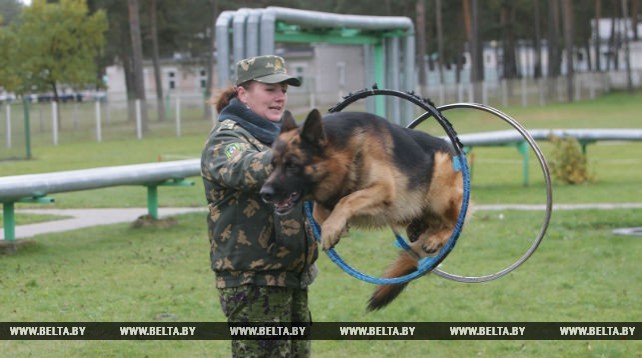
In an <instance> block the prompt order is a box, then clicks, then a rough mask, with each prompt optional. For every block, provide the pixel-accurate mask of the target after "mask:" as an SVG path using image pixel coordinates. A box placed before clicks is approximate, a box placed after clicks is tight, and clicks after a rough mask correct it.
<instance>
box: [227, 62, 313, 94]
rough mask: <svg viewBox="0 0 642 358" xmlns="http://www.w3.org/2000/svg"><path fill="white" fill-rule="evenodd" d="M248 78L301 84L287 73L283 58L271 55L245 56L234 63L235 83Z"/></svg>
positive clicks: (292, 84)
mask: <svg viewBox="0 0 642 358" xmlns="http://www.w3.org/2000/svg"><path fill="white" fill-rule="evenodd" d="M250 80H255V81H259V82H263V83H281V82H285V83H287V84H289V85H291V86H295V87H299V86H301V81H300V80H299V79H298V78H296V77H293V76H290V75H288V73H287V71H286V70H285V61H284V60H283V58H281V57H279V56H271V55H266V56H257V57H251V58H246V59H245V60H241V61H239V62H238V63H237V64H236V85H237V86H238V85H240V84H241V83H244V82H247V81H250Z"/></svg>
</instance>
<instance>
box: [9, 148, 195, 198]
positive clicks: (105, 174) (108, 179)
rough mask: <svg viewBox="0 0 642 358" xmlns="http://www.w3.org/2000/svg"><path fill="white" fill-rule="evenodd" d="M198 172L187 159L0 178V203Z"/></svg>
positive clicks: (141, 183) (150, 181)
mask: <svg viewBox="0 0 642 358" xmlns="http://www.w3.org/2000/svg"><path fill="white" fill-rule="evenodd" d="M200 170H201V166H200V159H188V160H179V161H171V162H162V163H146V164H134V165H122V166H113V167H101V168H92V169H81V170H71V171H64V172H53V173H42V174H28V175H15V176H7V177H0V201H2V202H10V201H15V200H18V199H20V198H30V197H41V196H45V195H49V194H54V193H62V192H69V191H78V190H87V189H98V188H106V187H110V186H117V185H144V184H154V183H162V182H164V181H166V180H172V179H184V178H189V177H194V176H198V175H200Z"/></svg>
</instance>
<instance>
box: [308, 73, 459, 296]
mask: <svg viewBox="0 0 642 358" xmlns="http://www.w3.org/2000/svg"><path fill="white" fill-rule="evenodd" d="M375 95H388V96H395V97H399V98H402V99H406V100H408V101H410V102H412V103H414V104H415V105H417V106H419V107H421V108H423V109H425V110H426V111H427V112H429V113H430V114H431V115H432V116H433V117H434V118H435V119H436V120H437V122H439V124H440V125H441V126H442V128H444V130H445V131H446V134H447V135H448V137H449V138H450V141H451V142H452V144H453V147H454V149H455V153H456V155H455V156H454V157H453V167H454V169H455V170H457V171H461V172H462V180H463V188H464V195H463V198H462V204H461V210H460V212H459V218H458V220H457V223H456V224H455V228H454V230H453V233H452V235H451V236H450V239H448V242H447V243H446V245H444V247H443V248H442V249H441V250H440V251H439V253H438V254H437V255H435V256H431V257H425V258H423V259H421V260H419V262H418V263H417V270H416V271H414V272H412V273H409V274H407V275H405V276H401V277H393V278H380V277H373V276H370V275H367V274H364V273H362V272H360V271H358V270H356V269H355V268H353V267H352V266H350V265H348V264H347V263H346V262H345V261H344V260H343V259H342V258H341V256H339V254H338V253H337V252H336V250H335V249H333V248H331V249H328V250H326V254H327V255H328V257H330V260H332V262H334V263H335V264H336V265H338V266H339V267H341V269H343V271H345V272H346V273H348V274H349V275H351V276H352V277H355V278H357V279H359V280H362V281H365V282H368V283H372V284H376V285H392V284H400V283H406V282H408V281H410V280H414V279H415V278H418V277H421V276H423V275H424V274H426V272H428V271H431V270H433V269H434V268H435V267H437V265H439V263H440V262H441V261H443V260H444V259H445V258H446V256H447V255H448V254H449V253H450V251H452V249H453V248H454V247H455V244H456V242H457V239H458V238H459V235H460V233H461V230H462V228H463V226H464V220H465V218H466V212H467V210H468V202H469V198H470V172H469V170H468V162H467V159H466V154H465V153H464V150H463V145H462V144H461V142H460V141H459V138H457V133H456V132H455V130H454V128H453V127H452V125H451V124H450V122H449V121H448V120H447V119H446V118H445V117H444V116H443V115H442V114H441V113H440V112H439V110H437V109H436V108H435V107H434V106H433V105H431V104H429V103H428V101H427V100H424V99H421V98H419V97H417V96H416V95H414V94H413V93H406V92H400V91H394V90H386V89H378V88H377V87H376V85H375V86H373V87H372V89H364V90H361V91H359V92H356V93H354V94H349V95H348V96H346V97H344V100H343V102H341V103H339V104H337V105H336V106H334V107H332V108H330V110H329V112H330V113H333V112H339V111H341V110H342V109H344V108H345V107H347V106H348V105H349V104H351V103H353V102H355V101H357V100H359V99H362V98H366V97H370V96H375ZM304 207H305V213H306V215H307V217H308V219H309V221H310V226H311V228H312V232H313V234H314V236H315V238H316V240H317V241H319V242H321V228H320V226H319V224H318V223H317V222H316V221H315V220H314V218H313V215H312V202H311V201H306V202H305V203H304ZM395 239H396V242H395V244H396V246H397V247H400V248H402V249H404V250H406V251H408V252H412V251H411V248H410V246H409V245H408V243H407V242H406V240H405V239H404V238H403V237H401V235H399V234H398V233H395Z"/></svg>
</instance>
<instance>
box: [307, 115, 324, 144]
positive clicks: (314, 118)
mask: <svg viewBox="0 0 642 358" xmlns="http://www.w3.org/2000/svg"><path fill="white" fill-rule="evenodd" d="M301 138H302V139H303V140H304V141H306V142H308V143H310V144H315V145H318V146H324V145H325V143H326V141H327V140H326V136H325V129H323V121H322V117H321V113H320V112H319V111H318V110H317V109H313V110H312V111H311V112H310V113H309V114H308V117H307V118H306V119H305V122H304V123H303V129H302V130H301Z"/></svg>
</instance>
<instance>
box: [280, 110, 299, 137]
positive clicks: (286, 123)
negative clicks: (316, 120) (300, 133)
mask: <svg viewBox="0 0 642 358" xmlns="http://www.w3.org/2000/svg"><path fill="white" fill-rule="evenodd" d="M296 128H298V126H297V125H296V122H295V121H294V117H293V116H292V113H291V112H290V111H285V112H283V117H281V133H285V132H288V131H291V130H293V129H296Z"/></svg>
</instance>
